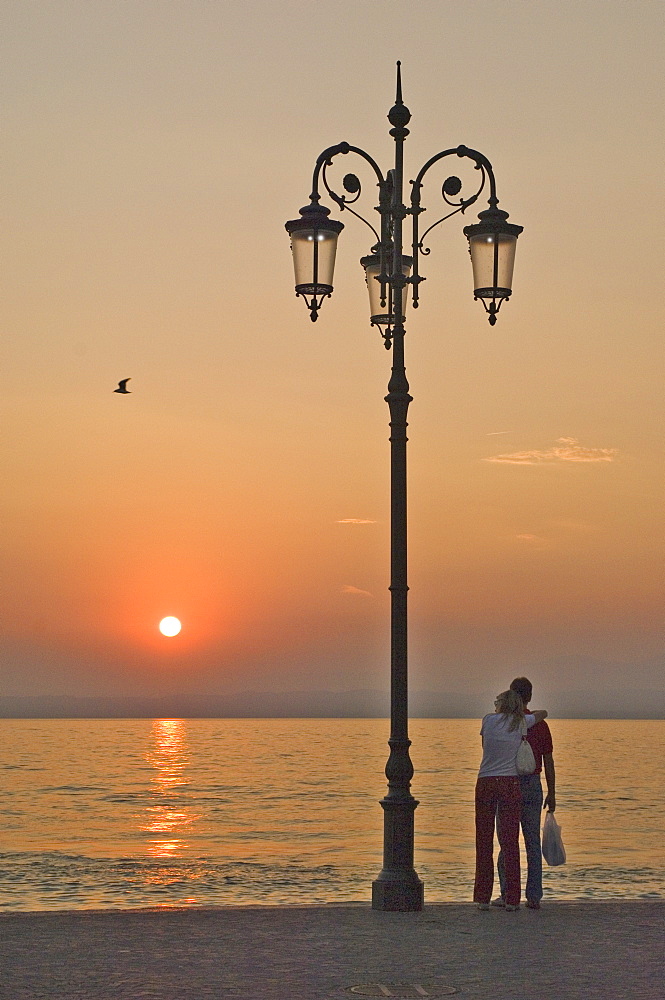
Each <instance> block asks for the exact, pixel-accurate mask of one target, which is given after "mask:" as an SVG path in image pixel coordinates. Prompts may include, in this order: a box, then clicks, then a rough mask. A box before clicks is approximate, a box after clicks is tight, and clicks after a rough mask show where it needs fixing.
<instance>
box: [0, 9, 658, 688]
mask: <svg viewBox="0 0 665 1000" xmlns="http://www.w3.org/2000/svg"><path fill="white" fill-rule="evenodd" d="M2 10H3V19H4V21H5V24H6V30H5V37H4V41H3V46H4V50H5V51H4V53H3V66H4V69H3V76H4V80H5V87H4V89H5V93H6V97H5V104H6V106H7V107H8V113H7V116H6V123H5V139H4V143H5V147H6V149H7V151H8V153H7V156H6V169H5V182H4V189H5V200H6V213H5V215H6V218H5V224H4V226H3V232H2V235H1V236H0V239H1V240H2V244H3V268H2V270H3V274H4V279H5V288H4V293H3V336H2V347H1V352H2V370H3V373H4V374H3V393H2V399H1V400H0V405H1V406H2V428H3V433H2V446H1V447H2V452H3V466H4V470H5V472H4V475H3V485H2V487H1V491H0V546H1V549H2V556H3V564H4V572H3V574H2V577H3V579H2V584H1V586H2V629H3V633H4V636H5V646H4V652H3V653H2V657H1V659H0V694H12V695H13V694H17V695H19V694H26V695H29V694H43V693H56V694H57V693H63V694H78V693H84V694H96V693H108V692H124V693H127V694H135V693H161V692H166V691H175V690H182V691H192V692H197V693H201V692H207V691H209V692H222V691H226V690H234V691H239V690H244V689H256V690H275V691H282V690H291V689H307V688H311V689H322V688H331V689H335V690H345V689H355V688H372V689H379V688H385V687H386V686H387V684H388V654H387V647H388V612H389V604H388V594H387V586H388V531H389V525H388V510H389V508H388V462H389V450H388V440H387V439H388V428H387V422H388V412H387V407H386V404H385V403H384V401H383V396H384V395H385V391H386V384H387V380H388V376H389V362H390V359H389V356H388V355H387V353H386V352H385V351H384V350H383V348H382V346H381V343H380V338H379V337H378V334H377V333H376V332H375V331H373V330H371V329H370V327H369V323H368V317H367V305H366V301H365V297H366V290H365V285H364V279H363V275H362V272H361V269H360V267H359V265H358V259H359V258H360V256H362V255H363V254H364V253H366V252H367V251H368V249H369V243H370V242H371V239H370V240H368V235H369V234H368V235H366V233H367V231H366V230H365V227H363V226H362V225H361V224H360V223H358V224H356V222H355V220H354V219H353V218H351V217H350V216H348V215H347V213H344V216H345V217H344V218H343V219H342V221H344V222H345V226H346V228H345V230H344V232H343V233H342V235H341V237H340V243H339V251H338V265H337V270H336V278H335V285H336V287H335V293H334V295H333V298H332V299H331V300H329V301H327V302H326V303H325V305H324V307H323V310H322V313H321V316H320V319H319V321H318V323H317V324H316V326H313V325H312V324H311V323H310V322H309V319H308V316H307V314H306V310H305V308H304V306H303V304H302V301H301V300H298V301H296V299H295V296H294V293H293V278H292V268H291V261H290V254H289V248H288V238H287V236H286V234H285V232H284V228H283V224H284V221H285V220H286V219H289V218H293V217H294V215H296V214H297V210H298V209H299V207H300V206H301V205H303V204H304V203H305V202H306V200H307V196H308V194H309V185H310V178H311V170H312V167H313V164H314V161H315V159H316V156H317V155H318V153H319V152H320V151H321V150H322V149H323V148H325V147H326V146H328V145H330V144H332V143H335V142H339V141H341V140H343V139H344V140H348V141H349V142H351V143H354V144H357V145H360V146H363V147H364V148H366V149H367V150H368V151H369V152H370V153H371V154H372V155H373V156H374V157H375V158H376V159H378V160H379V162H380V163H381V164H382V165H383V167H384V169H388V168H389V167H390V165H391V162H392V160H391V158H392V148H391V145H392V140H390V138H389V136H388V135H387V128H388V123H387V121H386V118H385V115H386V113H387V111H388V109H389V108H390V106H391V104H392V103H393V98H394V64H395V60H396V59H397V58H400V59H401V60H402V68H403V81H404V99H405V102H406V103H407V105H408V106H409V108H410V109H411V112H412V121H411V125H410V127H411V130H412V134H411V136H410V137H409V140H408V141H407V145H406V162H407V167H406V172H407V179H408V178H410V177H413V176H414V175H415V174H416V173H417V171H418V169H419V167H420V166H421V165H422V163H423V162H425V160H427V159H428V158H429V157H430V156H431V155H433V154H434V153H436V152H438V151H439V150H441V149H444V148H447V147H450V146H455V145H457V144H458V143H465V144H467V145H469V146H472V147H475V148H477V149H480V150H482V151H483V152H484V153H485V154H486V155H487V156H488V157H489V159H490V160H491V161H492V162H493V164H494V168H495V172H496V176H497V182H498V191H499V197H500V199H501V206H502V207H504V208H505V209H506V210H507V211H509V212H510V218H511V221H513V222H515V223H517V224H520V225H523V226H524V227H525V228H524V233H523V234H522V236H521V237H520V239H519V243H518V249H517V259H516V267H515V280H514V295H513V298H512V300H511V301H510V303H508V304H507V305H505V306H504V308H503V309H502V311H501V315H500V317H499V322H498V324H497V326H496V327H494V328H493V329H492V328H490V327H489V325H488V324H487V321H486V318H485V316H484V313H483V311H482V307H481V306H480V304H479V303H474V301H473V295H472V282H471V268H470V265H469V261H468V254H467V252H466V240H465V238H464V237H463V235H462V233H461V229H462V226H463V225H464V224H466V223H467V222H469V221H473V220H472V219H471V218H464V220H462V221H461V222H460V221H459V217H457V218H455V219H452V220H450V221H449V222H448V223H446V224H445V225H444V226H442V227H441V228H440V229H438V230H437V231H436V232H435V233H433V234H432V236H431V239H430V240H429V245H430V246H431V248H432V253H431V255H430V256H429V257H427V258H426V259H424V260H423V266H422V271H423V273H424V274H425V275H426V276H427V279H428V280H427V281H426V282H425V284H424V285H423V286H421V295H422V298H421V307H420V308H419V309H418V312H417V313H414V312H413V311H412V310H409V316H408V318H407V342H406V351H407V374H408V376H409V380H410V383H411V392H412V395H413V396H414V402H413V404H412V406H411V410H410V414H409V424H410V427H409V436H410V445H409V449H410V452H409V462H410V470H409V475H410V481H409V502H410V508H409V509H410V532H411V534H410V585H411V595H410V602H411V603H410V613H411V677H412V685H413V686H414V687H415V688H417V689H422V690H432V691H446V690H448V689H453V690H464V689H465V687H467V686H468V687H470V688H471V689H472V690H474V691H478V692H479V693H483V692H485V691H486V690H488V689H489V690H490V691H492V692H493V691H494V690H495V688H497V687H500V686H501V685H502V684H503V683H507V681H509V680H510V678H511V677H512V676H513V675H514V674H515V673H523V672H525V673H528V674H529V675H531V676H532V677H533V679H534V681H535V683H536V684H537V685H539V687H540V689H541V690H542V691H545V692H556V690H557V688H558V687H561V686H565V687H569V688H571V687H572V688H586V689H593V688H594V687H595V686H598V685H600V686H602V687H603V688H610V689H615V688H616V689H621V690H623V691H624V692H625V693H626V694H627V695H628V694H629V693H630V691H631V690H632V689H634V688H645V689H649V690H659V691H660V692H661V694H662V691H663V681H662V676H663V674H662V669H660V667H661V666H662V646H663V644H662V638H663V632H662V593H663V582H664V573H663V545H662V540H663V514H662V511H663V503H662V499H663V488H662V487H663V451H662V442H663V436H662V427H663V403H662V384H663V381H662V376H663V341H662V320H661V321H660V322H658V319H659V318H660V317H659V314H660V312H661V308H660V306H661V303H660V295H659V293H660V288H661V286H662V249H661V250H660V253H658V252H654V248H655V247H656V246H658V242H657V240H656V239H655V238H654V237H655V235H656V234H660V232H661V231H662V218H661V216H662V196H661V185H662V181H661V176H660V174H661V164H662V154H663V149H662V145H660V146H659V137H662V135H663V129H662V117H661V114H662V112H661V102H660V95H661V94H662V79H661V77H662V65H663V59H662V51H661V41H660V39H661V38H662V11H661V9H660V8H659V6H658V5H656V4H653V3H650V2H648V3H647V2H640V0H637V2H636V3H633V4H631V5H629V6H628V5H626V4H624V3H622V2H618V0H603V2H600V0H588V2H585V3H581V4H580V3H579V2H575V3H573V2H568V0H563V2H557V3H553V2H552V3H550V2H544V3H540V4H536V5H527V4H524V3H522V2H518V0H502V2H498V0H497V2H490V0H479V2H478V3H473V4H468V3H461V2H459V3H452V4H445V5H444V4H441V3H440V2H439V0H436V2H434V0H432V2H430V0H424V2H421V3H419V4H418V5H417V8H416V9H415V10H413V9H407V8H406V7H405V6H404V5H403V4H397V3H396V2H392V0H381V2H375V3H372V4H369V3H364V4H363V3H361V4H358V3H351V2H350V0H338V2H337V3H335V4H333V5H331V6H330V7H329V8H327V9H326V8H325V7H324V6H319V7H318V8H317V18H316V22H315V23H313V22H312V18H311V16H310V15H311V4H309V3H305V2H304V0H291V2H287V3H279V4H277V3H273V2H267V0H255V2H252V0H250V2H248V3H245V4H237V3H226V2H223V0H219V2H217V3H214V4H211V3H209V2H207V0H206V2H203V0H190V2H188V3H187V4H186V5H172V4H164V3H162V2H157V0H154V2H153V0H142V2H141V3H140V4H122V5H118V4H117V3H115V2H111V0H108V2H99V0H65V2H63V3H59V4H51V3H39V4H29V5H28V4H25V3H23V2H18V0H16V2H3V3H2ZM396 38H399V39H400V43H399V47H398V48H396V43H395V39H396ZM350 159H351V158H348V159H345V160H344V163H343V167H342V170H340V172H339V173H340V176H341V174H342V173H343V172H346V170H349V169H355V170H358V173H359V174H360V175H361V178H362V180H363V182H364V183H365V195H364V209H365V212H366V214H368V215H369V214H372V209H373V206H374V204H375V203H376V194H375V191H374V189H373V187H372V181H371V178H370V177H369V176H368V175H367V174H366V173H363V168H362V166H361V165H356V166H353V165H352V164H351V162H350ZM454 169H455V170H460V171H461V170H462V169H463V166H462V165H461V164H460V163H459V162H458V161H456V163H455V168H454ZM448 172H450V171H448ZM445 176H447V173H445V172H442V173H441V176H440V177H439V176H438V175H437V177H436V178H433V179H432V181H431V183H430V184H429V185H428V186H426V188H425V190H424V192H423V200H424V204H425V205H426V206H427V207H428V215H427V216H426V218H427V221H428V224H429V223H431V222H433V221H435V219H436V218H437V217H438V216H437V215H436V214H435V213H437V212H439V210H440V207H441V201H440V194H439V192H440V185H441V183H442V180H443V179H444V177H445ZM461 176H464V175H462V174H461ZM333 214H334V215H335V216H337V213H336V212H334V213H333ZM439 214H443V211H440V212H439ZM469 214H470V215H471V214H473V213H469ZM474 218H475V215H474ZM127 376H131V379H132V381H131V382H130V383H129V385H128V388H129V389H130V390H131V395H127V396H120V395H116V394H114V393H113V392H112V390H113V388H114V387H115V386H116V384H117V382H118V380H119V379H120V378H124V377H127ZM167 614H171V615H176V616H178V617H179V618H181V619H182V621H183V630H182V633H181V634H180V635H179V636H178V637H177V638H174V639H165V638H164V637H162V636H161V635H160V634H159V633H158V631H157V625H158V622H159V620H160V618H162V617H163V616H164V615H167Z"/></svg>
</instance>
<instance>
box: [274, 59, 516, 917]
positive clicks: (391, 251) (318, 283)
mask: <svg viewBox="0 0 665 1000" xmlns="http://www.w3.org/2000/svg"><path fill="white" fill-rule="evenodd" d="M410 119H411V113H410V111H409V109H408V108H407V107H406V106H405V104H404V102H403V100H402V83H401V71H400V64H399V62H398V63H397V96H396V101H395V105H394V106H393V108H391V110H390V112H389V114H388V120H389V122H390V124H391V126H392V128H391V129H390V135H391V136H392V137H393V139H394V140H395V166H394V168H393V169H391V170H389V171H388V172H387V173H386V175H385V176H384V174H383V173H382V172H381V170H380V168H379V166H378V165H377V163H376V162H375V160H373V159H372V157H371V156H370V155H369V154H368V153H366V152H365V151H364V150H363V149H360V148H359V147H358V146H351V145H349V143H348V142H340V143H339V144H338V145H336V146H330V147H329V148H328V149H325V150H324V151H323V152H322V153H321V155H320V156H319V157H318V159H317V161H316V165H315V167H314V176H313V182H312V193H311V195H310V202H309V204H308V205H306V206H305V207H304V208H301V209H300V218H298V219H294V220H292V221H290V222H287V223H286V230H287V232H288V233H289V235H290V237H291V248H292V252H293V262H294V268H295V279H296V295H299V296H302V297H303V298H304V300H305V303H306V305H307V308H308V309H309V311H310V317H311V319H312V321H315V320H316V319H317V317H318V314H319V310H320V309H321V305H322V303H323V300H324V299H325V298H327V297H329V296H330V295H331V294H332V291H333V271H334V266H335V254H336V249H337V238H338V236H339V234H340V232H341V231H342V229H343V228H344V227H343V224H342V223H341V222H338V221H336V220H334V219H330V218H329V216H330V210H329V209H327V208H325V207H323V206H322V205H321V204H320V193H319V184H320V182H322V183H323V186H324V187H325V190H326V191H327V192H328V194H329V196H330V197H331V199H332V200H333V201H334V202H335V204H336V205H337V206H338V208H339V209H340V210H347V211H350V212H351V213H352V214H353V215H355V216H356V218H359V219H360V220H361V221H362V222H364V223H365V224H366V225H367V226H369V228H370V229H371V230H372V232H373V233H374V236H375V237H376V243H375V244H374V246H373V247H372V249H371V253H370V254H369V255H368V256H366V257H363V258H362V259H361V261H360V263H361V265H362V266H363V268H364V270H365V278H366V281H367V286H368V290H369V298H370V322H371V325H372V326H377V327H378V328H379V330H380V331H381V335H382V337H383V341H384V346H385V347H386V349H387V350H390V349H392V362H393V363H392V373H391V377H390V381H389V383H388V395H387V396H386V397H385V398H386V402H387V403H388V407H389V410H390V456H391V478H390V508H391V529H390V553H391V559H390V594H391V674H390V692H391V697H390V738H389V740H388V745H389V747H390V755H389V757H388V762H387V764H386V777H387V779H388V793H387V795H386V797H385V798H384V799H382V800H381V806H382V807H383V815H384V848H383V868H382V870H381V872H380V873H379V875H378V877H377V878H376V880H375V881H374V882H373V884H372V907H373V908H374V909H376V910H399V911H413V910H421V909H422V908H423V883H422V882H421V880H420V879H419V877H418V875H417V873H416V871H415V869H414V866H413V840H414V812H415V809H416V806H417V805H418V802H417V801H416V799H414V797H413V796H412V795H411V778H412V777H413V764H412V763H411V758H410V756H409V747H410V746H411V741H410V740H409V734H408V697H407V695H408V684H407V667H408V659H407V657H408V650H407V592H408V589H409V588H408V586H407V518H406V512H407V498H406V482H407V479H406V442H407V436H406V428H407V411H408V408H409V403H410V402H411V400H412V397H411V396H410V395H409V383H408V381H407V378H406V369H405V366H404V334H405V327H404V322H405V318H406V305H407V297H408V291H409V289H411V293H412V298H413V305H414V308H417V306H418V291H419V285H420V283H421V282H422V281H424V280H425V279H424V277H423V276H422V275H421V274H420V271H419V259H420V257H421V256H422V255H427V254H429V249H428V248H426V247H425V245H424V243H423V240H424V238H425V237H426V236H427V234H428V233H429V232H430V231H431V230H432V229H434V228H435V226H438V225H439V224H440V223H441V222H444V221H445V220H446V219H449V218H450V217H451V216H453V215H455V214H456V213H458V212H464V211H465V210H466V209H467V208H469V206H470V205H472V204H473V203H474V202H475V201H477V199H478V198H479V196H480V195H481V193H482V192H483V190H484V189H485V187H486V185H487V186H488V187H489V207H488V208H487V209H485V211H483V212H481V213H480V215H479V222H477V223H475V224H474V225H470V226H466V227H465V229H464V235H465V236H466V237H467V239H468V241H469V252H470V254H471V262H472V265H473V283H474V298H475V299H480V301H481V302H482V303H483V306H484V307H485V311H486V313H487V315H488V319H489V322H490V324H491V325H492V326H494V324H495V323H496V320H497V314H498V312H499V309H500V308H501V305H502V303H503V302H504V301H505V300H506V299H508V298H509V297H510V294H511V290H512V274H513V262H514V259H515V246H516V242H517V237H518V236H519V234H520V233H521V232H522V227H521V226H515V225H512V224H511V223H509V222H508V221H507V219H508V214H507V213H506V212H504V211H502V210H501V209H500V208H499V207H498V199H497V196H496V184H495V180H494V172H493V170H492V166H491V164H490V162H489V160H488V159H487V158H486V157H485V156H483V154H482V153H479V152H477V151H476V150H474V149H469V148H467V147H466V146H456V147H455V148H453V149H446V150H444V151H443V152H440V153H437V154H436V155H435V156H433V157H431V159H429V160H428V161H427V163H425V165H424V166H423V167H422V169H421V170H420V172H419V173H418V175H417V176H416V179H415V181H411V182H410V183H411V198H410V206H409V207H407V206H406V205H405V204H404V196H403V188H404V168H403V148H404V141H405V139H406V137H407V136H408V134H409V130H408V128H407V127H406V126H407V125H408V123H409V121H410ZM348 153H355V154H356V155H358V156H360V157H362V159H364V160H365V161H366V162H367V163H368V164H369V165H370V167H371V168H372V169H373V171H374V173H375V175H376V178H377V185H378V189H379V205H378V208H377V211H378V213H379V217H380V232H377V230H376V229H375V228H374V226H372V225H371V223H370V222H368V221H367V219H364V218H363V217H362V216H361V215H359V214H358V212H356V211H355V209H353V208H351V205H353V204H354V203H355V202H357V201H358V199H359V198H360V194H361V184H360V181H359V179H358V177H356V175H355V174H347V175H346V176H345V177H344V179H343V182H342V183H343V187H344V192H345V193H344V194H340V193H338V192H337V191H335V190H334V189H333V188H332V187H331V186H330V184H329V182H328V177H327V169H328V167H330V166H332V163H333V160H334V158H335V157H336V156H338V155H347V154H348ZM448 156H458V157H460V158H466V159H470V160H472V161H473V163H474V164H475V168H476V169H477V170H478V171H480V183H479V185H478V188H477V190H476V191H475V192H474V193H473V194H471V195H470V196H469V197H467V198H464V197H458V196H459V195H460V192H461V191H462V182H461V181H460V180H459V178H458V177H454V176H451V177H448V178H447V180H445V181H444V184H443V187H442V195H443V199H444V202H445V203H446V204H447V205H448V206H450V208H451V211H450V212H448V213H447V214H446V215H444V216H443V218H441V219H439V220H438V221H437V222H435V223H433V224H432V225H431V226H429V228H428V229H426V230H425V232H424V233H423V234H422V235H420V232H419V219H420V215H421V214H422V213H423V212H424V211H425V209H424V208H422V207H421V204H420V198H421V189H422V186H423V179H424V177H425V175H426V174H427V172H428V170H429V169H430V167H432V166H433V165H434V164H435V163H437V162H438V161H439V160H442V159H444V158H445V157H448ZM408 216H410V217H411V227H412V244H411V245H412V255H410V256H407V255H405V254H403V252H402V250H403V238H402V229H403V224H404V222H405V220H406V219H407V217H408Z"/></svg>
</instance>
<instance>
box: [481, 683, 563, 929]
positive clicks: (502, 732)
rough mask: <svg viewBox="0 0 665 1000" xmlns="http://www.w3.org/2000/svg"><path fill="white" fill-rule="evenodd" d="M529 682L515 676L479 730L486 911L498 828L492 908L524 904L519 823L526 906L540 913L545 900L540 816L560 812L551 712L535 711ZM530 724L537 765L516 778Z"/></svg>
mask: <svg viewBox="0 0 665 1000" xmlns="http://www.w3.org/2000/svg"><path fill="white" fill-rule="evenodd" d="M531 693H532V687H531V682H530V681H528V680H527V678H526V677H516V678H515V680H514V681H513V682H512V684H511V685H510V690H509V691H504V692H503V693H502V694H500V695H499V696H498V697H497V699H496V701H495V702H494V713H493V714H491V715H486V716H485V718H484V719H483V722H482V727H481V730H480V734H481V739H482V744H483V759H482V762H481V765H480V771H479V772H478V781H477V784H476V881H475V886H474V890H473V899H474V902H475V903H476V905H477V906H478V909H480V910H488V909H489V907H490V900H491V899H492V886H493V884H494V858H493V847H494V824H495V821H496V831H497V835H498V838H499V846H500V852H499V859H498V865H497V867H498V872H499V883H500V886H501V895H500V896H498V897H497V898H496V899H495V900H494V901H493V903H492V905H493V906H502V907H505V909H506V910H517V909H518V907H519V905H520V896H521V883H520V848H519V831H520V824H521V826H522V833H523V834H524V846H525V848H526V857H527V867H528V872H527V882H526V905H527V906H528V907H529V908H530V909H532V910H538V909H540V900H541V899H542V896H543V858H542V852H541V846H540V812H541V809H542V808H543V807H547V808H548V809H549V810H550V811H551V812H554V810H555V809H556V796H555V777H554V760H553V758H552V736H551V733H550V729H549V726H548V725H547V723H546V722H545V719H546V717H547V712H545V711H537V712H531V711H529V709H528V707H527V706H528V704H529V702H530V701H531ZM525 724H526V739H527V741H528V742H529V744H530V746H531V749H532V750H533V754H534V757H535V761H536V770H535V771H534V772H533V774H523V775H518V771H517V763H516V757H517V751H518V749H519V746H520V743H521V742H522V733H523V731H524V725H525ZM543 767H544V769H545V780H546V782H547V796H546V797H545V801H544V804H543V790H542V786H541V784H540V772H541V769H542V768H543Z"/></svg>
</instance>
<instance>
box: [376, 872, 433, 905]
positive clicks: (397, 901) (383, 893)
mask: <svg viewBox="0 0 665 1000" xmlns="http://www.w3.org/2000/svg"><path fill="white" fill-rule="evenodd" d="M424 889H425V887H424V885H423V883H422V882H421V881H420V879H419V878H418V876H417V875H416V873H415V872H412V873H404V872H390V871H382V872H381V874H380V875H379V877H378V878H377V879H376V880H375V881H374V882H372V909H373V910H388V911H392V912H399V913H418V912H420V910H422V909H424V906H425V895H424Z"/></svg>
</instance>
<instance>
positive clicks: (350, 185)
mask: <svg viewBox="0 0 665 1000" xmlns="http://www.w3.org/2000/svg"><path fill="white" fill-rule="evenodd" d="M330 166H332V158H330V159H328V160H326V161H325V162H324V164H323V169H322V171H321V180H322V181H323V185H324V187H325V189H326V191H327V192H328V194H329V195H330V197H331V198H332V200H333V201H334V202H335V204H336V205H337V206H338V207H339V209H340V211H341V212H343V211H344V209H346V210H347V211H348V212H351V215H355V217H356V219H360V221H361V222H364V223H365V225H366V226H367V227H368V228H369V229H371V230H372V232H373V233H374V236H375V237H376V239H377V240H380V239H381V237H380V236H379V234H378V233H377V231H376V229H375V228H374V226H373V225H372V223H371V222H368V220H367V219H365V218H364V217H363V216H362V215H360V213H359V212H356V211H355V210H354V209H353V208H350V207H349V206H350V205H355V203H356V202H357V201H358V199H359V198H360V195H361V194H362V185H361V183H360V178H359V177H357V176H356V174H345V175H344V178H343V180H342V185H343V186H344V190H345V191H347V192H348V193H349V194H350V195H353V197H351V198H347V196H346V195H345V194H338V192H337V191H335V190H334V188H332V187H331V186H330V184H329V182H328V167H330Z"/></svg>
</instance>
